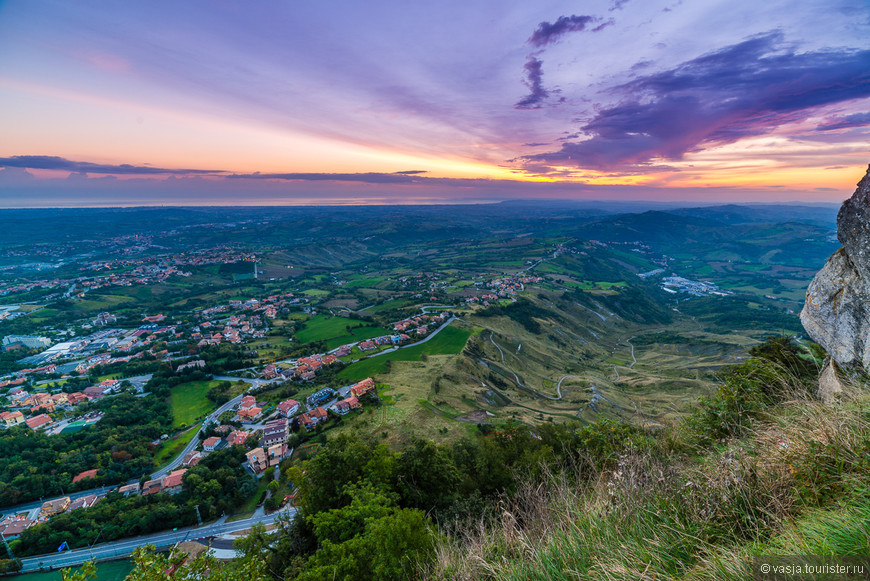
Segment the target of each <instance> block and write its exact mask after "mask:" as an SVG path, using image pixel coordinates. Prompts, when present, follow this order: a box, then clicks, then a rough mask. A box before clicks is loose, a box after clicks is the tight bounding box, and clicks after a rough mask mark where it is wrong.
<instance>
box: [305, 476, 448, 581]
mask: <svg viewBox="0 0 870 581" xmlns="http://www.w3.org/2000/svg"><path fill="white" fill-rule="evenodd" d="M346 492H347V493H348V494H349V496H350V497H351V502H350V504H349V505H347V506H345V507H342V508H339V509H333V510H330V511H327V512H322V513H319V514H316V515H313V516H312V517H310V520H311V523H312V527H313V529H314V535H315V537H316V538H317V541H318V543H319V545H320V546H319V548H318V549H317V551H316V552H315V553H314V555H312V556H311V558H310V559H309V561H308V563H307V564H306V568H305V570H304V571H303V572H302V573H301V574H300V575H299V576H298V577H297V579H299V580H300V581H305V580H308V581H314V580H319V579H341V580H345V581H352V580H360V581H365V580H369V579H371V580H376V579H377V580H380V579H400V578H403V577H410V576H412V572H413V571H415V569H416V568H417V567H418V566H419V564H420V563H426V562H427V561H429V560H430V559H431V558H432V555H433V549H434V542H433V540H434V539H433V537H432V534H431V533H430V531H429V528H428V526H427V523H426V517H425V515H424V514H423V512H422V511H419V510H413V509H402V508H398V507H397V506H396V504H395V498H392V497H391V496H390V495H388V494H385V493H384V492H383V491H380V490H377V489H375V488H374V487H372V485H371V484H366V485H364V486H360V487H355V486H350V487H348V489H347V490H346Z"/></svg>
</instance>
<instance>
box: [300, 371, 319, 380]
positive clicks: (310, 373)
mask: <svg viewBox="0 0 870 581" xmlns="http://www.w3.org/2000/svg"><path fill="white" fill-rule="evenodd" d="M299 377H300V379H302V380H303V381H314V378H315V377H316V375H315V373H314V372H313V371H306V372H305V373H303V374H302V375H300V376H299Z"/></svg>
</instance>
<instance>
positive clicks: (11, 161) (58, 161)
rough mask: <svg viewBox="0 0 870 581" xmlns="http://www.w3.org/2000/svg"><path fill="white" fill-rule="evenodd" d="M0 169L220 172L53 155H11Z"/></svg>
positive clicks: (126, 173) (188, 173)
mask: <svg viewBox="0 0 870 581" xmlns="http://www.w3.org/2000/svg"><path fill="white" fill-rule="evenodd" d="M0 167H16V168H26V169H53V170H60V171H69V172H72V173H76V174H85V173H96V174H118V175H121V174H124V175H170V174H171V175H194V174H200V175H205V174H219V173H223V172H221V170H211V169H167V168H161V167H152V166H148V165H138V166H137V165H130V164H127V163H122V164H120V165H106V164H100V163H91V162H87V161H71V160H69V159H65V158H63V157H56V156H53V155H13V156H12V157H0Z"/></svg>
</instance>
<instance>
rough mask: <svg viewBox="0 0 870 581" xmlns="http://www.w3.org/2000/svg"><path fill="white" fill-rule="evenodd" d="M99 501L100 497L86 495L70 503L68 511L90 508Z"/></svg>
mask: <svg viewBox="0 0 870 581" xmlns="http://www.w3.org/2000/svg"><path fill="white" fill-rule="evenodd" d="M99 501H100V497H98V496H97V495H96V494H88V495H87V496H82V497H80V498H77V499H75V500H74V501H72V502H71V503H70V505H69V510H76V509H78V508H91V507H92V506H94V505H95V504H97V502H99Z"/></svg>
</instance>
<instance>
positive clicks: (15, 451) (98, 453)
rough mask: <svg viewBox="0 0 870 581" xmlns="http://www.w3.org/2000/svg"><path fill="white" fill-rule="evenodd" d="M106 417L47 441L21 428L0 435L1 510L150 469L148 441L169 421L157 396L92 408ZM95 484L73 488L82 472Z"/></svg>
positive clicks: (124, 398)
mask: <svg viewBox="0 0 870 581" xmlns="http://www.w3.org/2000/svg"><path fill="white" fill-rule="evenodd" d="M89 409H92V410H99V411H102V412H104V413H105V415H104V416H103V418H102V419H101V420H100V421H99V422H97V423H95V424H93V425H91V426H89V427H88V428H87V429H84V430H80V431H78V432H75V433H62V434H58V435H54V436H48V435H46V434H45V433H43V432H34V431H33V430H30V429H28V428H27V427H26V426H18V427H15V428H11V429H8V430H3V431H0V449H2V451H3V454H2V455H0V506H4V505H11V504H18V503H21V502H26V501H29V500H34V499H38V498H40V497H50V496H58V495H60V494H62V492H64V491H65V492H70V491H71V490H77V489H81V488H90V487H93V486H99V485H103V484H110V483H118V482H124V481H126V480H129V479H130V478H136V477H139V476H140V475H142V474H144V473H146V472H148V471H150V469H151V467H152V448H153V446H152V445H151V441H152V440H155V439H157V438H159V437H160V435H161V434H163V433H165V432H166V431H168V430H169V422H170V421H171V419H170V418H171V416H170V413H169V407H168V406H167V405H166V402H165V401H164V400H162V399H161V398H158V397H151V396H149V397H144V398H138V397H134V396H132V395H130V394H127V393H122V394H120V395H117V396H114V397H110V398H103V399H102V400H99V401H97V402H94V403H91V404H90V408H89ZM93 468H98V469H99V470H100V471H99V473H98V474H97V477H96V479H92V480H87V481H82V482H81V484H79V485H77V486H76V485H73V484H72V479H73V477H75V476H76V475H77V474H78V473H80V472H83V471H85V470H90V469H93Z"/></svg>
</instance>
